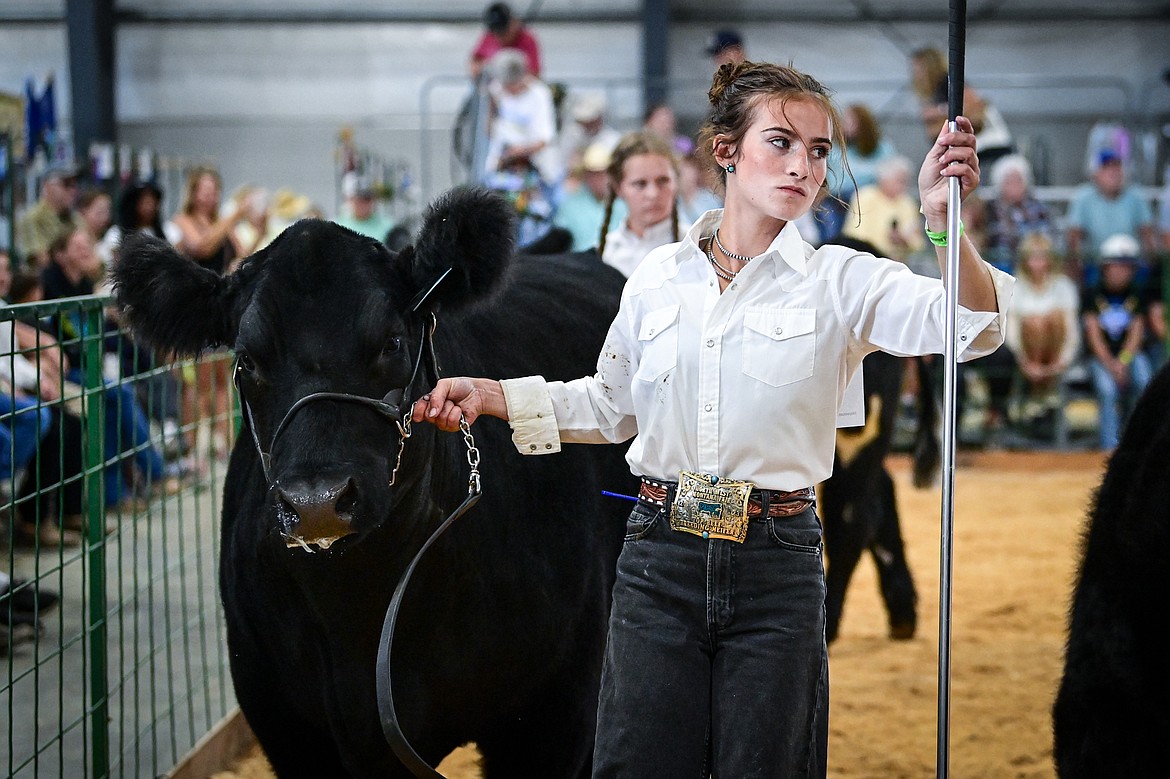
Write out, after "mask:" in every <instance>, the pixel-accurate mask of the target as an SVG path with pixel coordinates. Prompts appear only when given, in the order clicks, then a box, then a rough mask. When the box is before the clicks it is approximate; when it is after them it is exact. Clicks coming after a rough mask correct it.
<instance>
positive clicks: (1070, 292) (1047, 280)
mask: <svg viewBox="0 0 1170 779" xmlns="http://www.w3.org/2000/svg"><path fill="white" fill-rule="evenodd" d="M1054 256H1055V252H1054V251H1053V248H1052V241H1050V240H1048V237H1047V236H1046V235H1044V233H1028V234H1027V235H1026V236H1024V238H1023V240H1021V241H1020V257H1019V263H1020V265H1019V275H1018V277H1017V284H1016V290H1015V297H1014V298H1013V300H1012V316H1011V318H1010V319H1009V320H1008V329H1007V333H1006V337H1007V345H1008V347H1009V348H1010V349H1011V350H1012V354H1014V355H1015V357H1016V362H1017V363H1018V364H1019V366H1020V372H1021V373H1023V374H1024V378H1025V379H1027V381H1028V388H1029V390H1030V394H1031V395H1032V396H1033V397H1034V398H1036V399H1038V400H1045V401H1046V400H1048V398H1047V397H1046V396H1047V395H1048V394H1049V393H1050V392H1052V391H1053V390H1054V389H1055V388H1056V385H1057V382H1058V381H1059V380H1060V377H1061V375H1062V374H1063V373H1064V372H1065V371H1066V370H1068V367H1069V365H1071V364H1072V361H1073V360H1074V359H1076V356H1077V352H1078V350H1079V349H1080V345H1081V339H1080V327H1079V322H1078V319H1077V315H1078V313H1079V311H1080V294H1079V293H1078V292H1077V285H1076V284H1074V283H1073V281H1072V279H1070V278H1069V277H1068V276H1065V275H1064V274H1063V273H1061V272H1060V271H1059V270H1057V269H1055V268H1054V267H1053V260H1054Z"/></svg>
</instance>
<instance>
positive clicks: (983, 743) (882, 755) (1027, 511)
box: [215, 453, 1104, 779]
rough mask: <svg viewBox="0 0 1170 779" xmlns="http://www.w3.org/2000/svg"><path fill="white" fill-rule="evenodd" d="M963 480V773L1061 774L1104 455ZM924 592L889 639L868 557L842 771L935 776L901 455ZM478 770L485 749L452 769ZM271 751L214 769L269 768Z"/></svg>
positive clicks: (922, 546)
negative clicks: (1088, 541)
mask: <svg viewBox="0 0 1170 779" xmlns="http://www.w3.org/2000/svg"><path fill="white" fill-rule="evenodd" d="M959 463H960V465H959V468H958V471H957V476H956V482H955V502H956V510H955V531H954V548H955V557H954V586H953V589H952V599H953V610H952V621H951V631H952V639H953V640H952V652H951V668H952V682H951V739H950V753H951V761H950V768H951V774H952V775H953V776H956V777H992V778H994V779H1024V778H1026V779H1033V778H1034V777H1052V776H1053V775H1054V772H1053V768H1052V738H1051V721H1050V716H1049V712H1050V709H1051V706H1052V700H1053V696H1054V695H1055V691H1056V685H1057V682H1058V681H1059V677H1060V667H1061V652H1062V646H1063V641H1064V629H1065V612H1066V608H1067V604H1068V598H1069V593H1070V590H1071V586H1072V581H1073V576H1074V573H1075V566H1076V556H1077V552H1078V546H1079V538H1080V532H1081V528H1082V524H1083V521H1084V516H1085V512H1086V509H1087V506H1088V503H1089V501H1090V499H1091V495H1092V491H1093V490H1094V489H1095V488H1096V486H1097V484H1098V482H1099V481H1100V477H1101V473H1102V468H1103V465H1104V459H1103V457H1102V456H1101V455H1099V454H1095V453H1088V454H1086V453H1078V454H1053V453H1029V454H1020V453H1011V454H1009V453H1003V454H998V453H990V454H980V455H977V456H964V455H962V454H960V457H959ZM891 467H892V470H893V472H894V478H895V481H896V483H897V489H898V502H899V506H900V509H901V512H902V530H903V534H904V536H905V539H906V546H907V554H908V556H909V559H910V566H911V569H912V571H913V573H914V576H915V581H916V584H917V586H918V592H919V635H918V637H917V638H915V639H914V640H912V641H908V642H892V641H889V640H888V639H887V638H886V637H885V615H884V612H883V611H882V608H881V605H880V600H879V596H878V593H877V585H876V578H875V575H874V569H873V566H872V564H871V563H870V562H869V561H868V560H866V561H863V564H862V566H860V567H859V568H858V571H857V574H856V575H855V577H854V580H853V584H852V587H851V589H850V593H849V599H848V601H847V603H846V607H845V617H844V620H843V623H842V627H841V637H840V639H839V640H838V641H837V643H835V644H834V645H833V647H832V649H831V650H830V674H831V679H832V701H831V715H830V728H831V730H830V736H829V776H831V777H835V778H837V779H846V778H848V779H898V778H899V777H914V778H915V779H917V778H918V777H932V776H934V775H935V754H936V721H937V682H938V583H939V567H940V566H939V526H940V521H939V514H940V506H941V495H940V491H939V490H938V489H933V490H924V491H916V490H914V489H912V488H911V487H910V483H909V475H908V470H907V464H906V462H905V461H904V460H902V459H895V460H893V461H892V463H891ZM440 770H441V771H442V772H443V774H444V775H445V776H447V777H450V779H473V778H474V777H478V776H479V771H478V769H477V767H476V763H475V753H474V750H472V749H470V748H467V749H462V750H459V751H458V752H456V753H454V754H452V755H451V756H450V757H448V759H447V760H446V761H445V762H444V763H443V765H442V766H441V767H440ZM270 776H271V773H269V772H268V771H267V768H266V765H265V762H264V759H263V757H262V756H260V755H258V754H257V755H255V756H253V757H252V758H251V759H250V760H248V761H245V763H244V764H242V765H241V766H239V767H238V769H237V772H236V773H223V774H218V775H217V776H216V778H215V779H232V778H233V777H241V778H242V777H247V778H248V779H261V778H262V777H270Z"/></svg>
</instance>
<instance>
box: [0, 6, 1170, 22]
mask: <svg viewBox="0 0 1170 779" xmlns="http://www.w3.org/2000/svg"><path fill="white" fill-rule="evenodd" d="M876 5H878V4H877V3H874V2H860V3H840V4H837V3H825V4H823V5H822V6H820V7H817V8H810V9H808V10H801V9H788V10H786V9H783V8H778V9H775V10H773V9H768V10H767V11H764V10H751V9H735V8H728V9H716V8H712V7H706V8H680V7H678V6H677V5H675V7H674V8H673V9H672V10H671V11H670V15H669V21H670V22H671V23H702V24H709V25H723V26H727V25H749V24H753V23H759V22H781V23H783V22H793V23H795V22H805V23H834V22H880V23H887V24H904V23H914V22H932V23H933V22H945V21H947V19H948V11H947V8H946V6H945V4H940V6H930V7H919V8H902V9H896V10H892V11H886V10H879V9H877V8H875V7H874V6H876ZM642 17H643V14H642V11H641V9H640V8H633V9H631V10H630V11H629V12H623V11H596V12H591V11H572V10H566V11H545V10H542V11H541V12H540V14H539V21H540V22H555V23H569V24H573V23H581V24H588V23H595V24H612V23H634V24H639V23H641V21H642ZM114 18H115V21H116V22H117V23H118V24H159V25H163V24H175V25H184V24H224V25H243V24H291V25H301V24H304V25H309V24H452V23H460V24H481V23H482V17H481V15H480V14H478V13H460V14H442V13H437V12H435V11H411V10H402V11H394V10H385V11H380V10H372V11H364V10H363V11H346V10H344V9H339V8H327V9H323V10H321V11H306V10H298V11H288V10H284V9H277V8H274V9H272V10H269V11H265V10H239V11H233V10H224V9H220V10H212V11H201V10H183V11H174V10H159V11H155V10H135V11H117V12H115V17H114ZM969 18H970V20H971V21H973V22H984V23H986V22H1021V23H1025V22H1027V23H1033V22H1050V21H1053V20H1059V21H1062V22H1084V21H1160V22H1165V21H1170V2H1158V3H1151V4H1150V5H1148V6H1146V7H1144V8H1133V7H1126V8H1121V9H1118V8H1115V7H1112V6H1110V5H1109V4H1108V3H1103V4H1101V5H1098V6H1094V7H1087V6H1083V7H1073V8H1068V7H1063V6H1061V5H1060V4H1058V3H1053V4H1051V5H1047V6H1029V7H1019V6H1016V5H1013V4H1011V3H1007V2H1002V1H997V0H989V2H987V3H985V4H982V5H980V6H978V7H973V8H972V9H971V10H970V12H969ZM64 21H65V16H64V15H62V14H46V13H20V12H7V13H6V12H4V11H3V10H0V23H4V24H35V25H44V24H56V23H61V22H64Z"/></svg>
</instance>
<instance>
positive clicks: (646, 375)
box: [634, 305, 679, 381]
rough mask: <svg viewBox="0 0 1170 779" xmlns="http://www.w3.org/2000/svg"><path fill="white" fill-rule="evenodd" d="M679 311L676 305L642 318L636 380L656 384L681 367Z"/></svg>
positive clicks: (656, 310) (639, 331)
mask: <svg viewBox="0 0 1170 779" xmlns="http://www.w3.org/2000/svg"><path fill="white" fill-rule="evenodd" d="M678 310H679V307H678V306H677V305H675V306H667V307H666V308H659V309H655V310H654V311H651V312H650V313H648V314H646V316H644V317H642V324H641V326H640V327H639V328H638V345H639V346H641V348H642V359H640V360H639V361H638V370H637V371H636V372H635V373H634V378H635V379H641V380H642V381H654V380H656V379H657V378H658V377H659V376H661V375H662V374H664V373H666V372H667V371H669V370H673V369H674V366H675V365H677V364H678Z"/></svg>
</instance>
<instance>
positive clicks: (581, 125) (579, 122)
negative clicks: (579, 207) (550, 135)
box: [560, 92, 622, 183]
mask: <svg viewBox="0 0 1170 779" xmlns="http://www.w3.org/2000/svg"><path fill="white" fill-rule="evenodd" d="M605 110H606V103H605V95H602V94H601V93H600V92H582V93H580V94H578V95H575V96H574V97H573V100H572V108H571V109H570V112H569V113H570V116H571V117H572V121H571V122H565V123H564V126H563V127H562V128H561V138H560V153H561V160H562V162H563V163H564V166H565V168H566V169H567V170H568V171H569V172H570V176H571V175H572V173H573V171H575V170H577V169H578V168H579V167H580V165H581V158H582V157H584V156H585V150H586V149H588V148H590V147H591V146H599V147H602V148H603V149H604V150H605V151H606V153H609V152H612V151H613V148H614V147H615V146H617V144H618V141H619V140H621V137H622V134H621V133H620V132H618V131H617V130H615V129H614V128H612V127H610V126H609V124H608V123H607V122H606V119H605ZM574 183H576V182H574Z"/></svg>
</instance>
